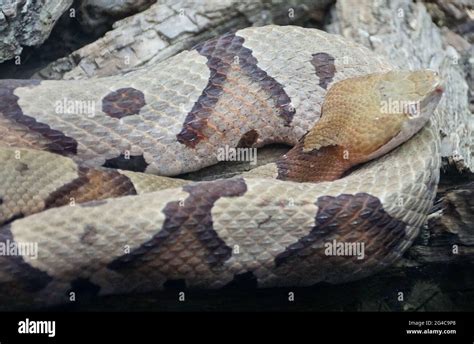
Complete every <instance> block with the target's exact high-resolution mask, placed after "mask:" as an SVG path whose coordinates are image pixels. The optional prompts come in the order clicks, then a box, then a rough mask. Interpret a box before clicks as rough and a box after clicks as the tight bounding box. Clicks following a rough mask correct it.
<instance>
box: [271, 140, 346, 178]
mask: <svg viewBox="0 0 474 344" xmlns="http://www.w3.org/2000/svg"><path fill="white" fill-rule="evenodd" d="M303 147H304V143H303V142H300V143H298V144H297V145H296V146H294V147H293V148H292V149H291V150H290V151H289V152H288V153H287V154H285V155H284V156H282V157H281V158H280V159H279V160H278V161H277V162H276V165H277V169H278V176H277V179H281V180H289V181H294V182H300V183H301V182H312V183H318V182H324V181H332V180H336V179H339V178H341V177H342V176H343V174H344V172H346V171H347V170H348V169H350V168H351V167H352V166H353V165H354V162H353V161H352V159H350V156H349V154H348V150H347V149H345V148H344V147H342V146H339V145H329V146H324V147H321V148H319V149H314V150H311V151H308V152H305V151H304V149H303Z"/></svg>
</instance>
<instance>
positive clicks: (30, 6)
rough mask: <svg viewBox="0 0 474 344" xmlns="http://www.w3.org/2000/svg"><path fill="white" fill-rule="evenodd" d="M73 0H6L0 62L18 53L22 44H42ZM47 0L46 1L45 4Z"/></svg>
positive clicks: (0, 7) (0, 12)
mask: <svg viewBox="0 0 474 344" xmlns="http://www.w3.org/2000/svg"><path fill="white" fill-rule="evenodd" d="M72 1H73V0H49V1H46V2H44V1H39V0H32V1H26V0H6V1H2V2H1V4H0V63H1V62H4V61H6V60H10V59H12V58H14V57H15V56H19V55H20V53H21V51H22V50H23V46H35V45H40V44H42V43H43V42H44V41H45V40H46V38H48V36H49V34H50V33H51V30H52V29H53V26H54V24H55V23H56V20H58V19H59V17H60V16H61V14H63V13H64V12H65V11H66V10H67V9H68V8H69V6H71V4H72ZM43 2H44V4H43Z"/></svg>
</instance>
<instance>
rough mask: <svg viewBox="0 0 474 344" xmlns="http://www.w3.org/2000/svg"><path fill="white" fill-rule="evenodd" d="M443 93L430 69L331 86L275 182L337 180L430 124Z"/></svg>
mask: <svg viewBox="0 0 474 344" xmlns="http://www.w3.org/2000/svg"><path fill="white" fill-rule="evenodd" d="M442 91H443V90H442V88H441V87H440V79H439V77H438V75H437V73H435V72H433V71H430V70H420V71H413V72H411V71H392V72H388V73H376V74H370V75H366V76H363V77H358V78H351V79H346V80H343V81H340V82H338V83H335V84H334V86H333V87H332V88H330V89H329V91H328V93H327V95H326V98H325V101H324V104H323V107H322V112H321V119H320V120H319V121H318V122H317V123H316V125H315V126H314V127H313V128H312V129H311V130H310V131H309V132H308V133H307V134H306V135H305V136H304V137H303V138H302V139H301V141H300V142H299V143H298V144H297V145H296V146H295V147H294V148H293V149H292V150H291V151H289V152H288V153H287V154H286V155H285V156H283V157H282V158H281V159H280V160H279V161H278V162H277V167H278V178H279V179H283V180H293V181H298V182H305V181H310V182H321V181H331V180H336V179H338V178H340V177H341V176H342V175H343V174H344V173H345V172H346V171H347V170H349V169H350V168H352V167H353V166H355V165H358V164H360V163H363V162H366V161H368V160H371V159H374V158H377V157H379V156H381V155H383V154H385V153H387V152H389V151H390V150H392V149H393V148H395V147H397V146H398V145H400V144H401V143H403V142H405V141H406V140H408V139H409V138H410V137H412V136H413V135H414V134H415V133H416V132H417V131H418V130H420V129H421V128H422V127H423V126H424V125H425V124H426V122H427V121H428V119H429V117H430V115H431V114H432V113H433V111H434V107H433V106H432V105H431V104H432V103H433V102H432V100H433V98H439V97H441V94H442ZM434 103H437V102H434Z"/></svg>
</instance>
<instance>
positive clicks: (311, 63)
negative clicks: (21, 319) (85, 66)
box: [0, 26, 440, 308]
mask: <svg viewBox="0 0 474 344" xmlns="http://www.w3.org/2000/svg"><path fill="white" fill-rule="evenodd" d="M390 70H392V67H391V66H390V64H389V63H387V62H386V61H385V60H384V59H383V58H381V57H379V56H377V55H375V54H373V53H371V52H370V51H368V50H367V49H365V48H362V47H360V46H358V45H356V44H354V43H351V42H349V41H346V40H344V39H342V38H341V37H338V36H334V35H330V34H327V33H324V32H321V31H318V30H313V29H302V28H297V27H276V26H268V27H261V28H249V29H244V30H240V31H237V32H236V33H234V34H227V35H224V36H222V37H219V38H216V39H213V40H210V41H208V42H205V43H203V44H200V45H198V46H197V47H196V48H195V49H193V50H191V51H186V52H183V53H180V54H178V55H176V56H174V57H172V58H170V59H168V60H167V61H165V62H163V63H159V64H156V65H154V66H152V67H148V68H146V69H141V70H137V71H134V72H132V73H129V74H126V75H125V76H117V77H115V76H114V77H108V78H102V79H90V80H81V81H33V80H23V81H19V80H2V81H0V144H1V146H0V159H1V160H0V161H1V166H0V180H1V183H0V226H1V230H0V243H1V244H2V247H4V248H5V247H7V246H8V245H10V246H11V245H12V243H15V242H16V243H35V244H37V256H35V257H34V256H33V255H29V254H5V252H4V254H2V255H0V262H1V264H0V299H1V301H2V305H3V306H4V307H6V308H9V307H14V306H15V305H21V304H23V305H29V306H31V305H35V304H38V305H49V304H55V303H61V302H67V300H68V299H69V295H70V294H69V293H70V292H71V291H77V292H80V289H81V288H89V289H91V290H94V291H95V292H97V293H99V294H110V293H124V292H130V291H146V290H153V289H160V288H163V287H164V286H166V283H167V281H171V280H184V282H185V284H186V286H188V287H199V288H201V287H202V288H219V287H222V286H225V285H227V284H229V283H232V281H233V280H235V279H238V278H239V277H240V276H248V275H252V277H253V278H254V279H255V280H256V282H257V284H258V286H259V287H267V286H288V285H291V286H297V285H311V284H314V283H317V282H320V281H326V282H331V283H339V282H344V281H349V280H354V279H358V278H362V277H364V276H367V275H369V274H373V273H375V272H377V271H379V270H381V269H383V268H384V267H386V266H388V265H390V264H392V263H393V262H394V261H395V260H397V259H398V258H399V257H401V255H402V254H403V252H404V251H405V250H406V249H407V248H408V247H409V246H410V244H411V243H412V241H413V239H414V238H415V237H416V235H417V233H418V229H419V227H420V226H421V224H422V223H423V222H424V220H425V218H426V215H427V211H428V209H429V207H430V206H431V204H432V202H433V197H434V195H435V192H436V188H437V183H438V178H439V172H438V170H439V163H440V159H439V139H438V134H437V118H436V116H432V117H431V120H430V121H429V122H428V124H426V125H425V126H424V127H423V128H422V129H421V130H420V131H419V132H418V133H417V134H416V135H414V134H415V132H416V131H418V130H419V129H420V128H421V127H422V126H423V125H424V124H425V122H427V121H428V117H429V115H430V114H431V113H433V112H434V108H435V107H436V104H437V101H438V100H439V93H440V92H438V91H439V90H440V89H439V87H438V81H439V80H438V79H437V76H436V75H435V74H434V73H432V72H428V71H420V72H399V71H395V72H389V71H390ZM369 74H370V75H369ZM343 80H345V81H343ZM328 90H330V92H329V93H328V96H327V99H326V101H325V103H324V109H323V111H322V117H321V119H320V120H319V118H320V116H321V106H322V104H323V100H324V98H325V97H326V93H327V91H328ZM402 100H408V101H412V102H418V103H417V104H421V105H420V109H419V110H420V111H419V112H418V113H416V114H414V113H411V112H410V111H402V112H398V111H392V112H390V111H388V112H383V111H381V109H380V104H381V102H382V101H386V102H390V101H402ZM318 120H319V121H318ZM315 123H317V124H316V125H315V127H314V128H313V129H312V130H311V131H309V129H310V128H312V127H313V125H314V124H315ZM308 131H309V133H308V134H306V133H307V132H308ZM305 134H306V135H305ZM412 135H414V136H413V137H412V138H411V139H409V140H408V141H407V142H406V143H404V144H403V145H401V146H400V147H398V148H396V149H394V150H392V149H393V148H395V146H397V145H398V144H400V143H401V142H403V141H405V140H407V139H408V138H410V137H411V136H412ZM271 142H283V143H288V144H291V145H295V147H294V148H293V150H291V151H290V152H289V153H288V154H286V155H285V156H284V157H282V158H281V159H280V160H278V161H277V163H275V164H270V165H266V166H263V167H259V168H257V169H255V170H254V171H253V172H250V173H249V174H248V175H247V174H246V175H244V176H241V177H236V178H231V179H223V180H215V181H210V182H196V183H189V182H186V181H182V180H178V179H172V178H167V177H159V176H156V175H162V176H173V175H177V174H180V173H185V172H189V171H194V170H197V169H200V168H202V167H205V166H209V165H211V164H214V163H216V162H217V154H216V153H217V150H218V148H220V147H223V146H229V147H238V146H240V147H260V146H262V145H265V144H267V143H271ZM388 151H390V153H388V154H385V155H383V156H382V157H380V158H378V159H376V160H374V161H372V162H369V163H366V164H365V165H363V166H362V167H360V168H358V169H357V170H355V171H353V172H352V173H350V174H349V175H347V176H345V177H343V178H340V177H341V176H342V175H343V174H344V173H345V172H346V171H347V170H348V169H349V168H352V167H353V166H354V165H358V164H360V163H362V162H366V161H368V160H370V159H373V158H377V157H379V156H380V155H382V154H384V153H387V152H388ZM104 166H105V167H107V168H103V167H104ZM110 168H118V169H110ZM129 170H134V171H129ZM142 172H145V173H142ZM337 178H340V179H337ZM334 179H337V180H334ZM332 180H334V181H332ZM312 182H319V183H312ZM335 242H341V243H364V256H363V259H360V257H356V256H354V255H350V254H349V255H347V254H346V255H344V254H342V255H338V254H333V255H331V254H328V253H327V251H326V249H327V244H328V243H335ZM10 253H11V252H10Z"/></svg>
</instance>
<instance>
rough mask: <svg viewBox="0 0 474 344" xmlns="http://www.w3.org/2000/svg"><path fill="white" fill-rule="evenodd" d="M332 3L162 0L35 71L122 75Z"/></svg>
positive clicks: (48, 75)
mask: <svg viewBox="0 0 474 344" xmlns="http://www.w3.org/2000/svg"><path fill="white" fill-rule="evenodd" d="M331 2H332V0H303V1H298V0H291V1H284V2H282V1H276V0H275V1H264V0H258V1H244V2H242V1H239V0H223V1H183V0H179V1H176V0H162V1H159V2H158V3H156V4H154V5H152V6H151V7H150V8H149V9H148V10H146V11H144V12H141V13H138V14H136V15H134V16H132V17H128V18H126V19H123V20H121V21H118V22H116V23H115V24H114V26H113V28H114V29H113V30H112V31H109V32H108V33H107V34H106V35H105V36H104V37H103V38H101V39H99V40H98V41H96V42H94V43H92V44H89V45H87V46H85V47H83V48H81V49H79V50H78V51H76V52H74V53H73V54H71V55H69V56H68V57H65V58H62V59H60V60H58V61H56V62H53V63H52V64H51V65H49V66H48V67H46V68H45V69H43V70H42V71H40V72H39V73H38V74H37V75H36V77H39V78H43V79H81V78H88V77H92V76H98V77H101V76H107V75H113V74H118V73H123V72H127V71H129V70H132V69H134V68H137V67H140V66H143V65H145V64H147V63H154V62H157V61H161V60H163V59H166V58H167V57H170V56H172V55H175V54H177V53H178V52H180V51H182V50H184V49H189V48H191V47H192V46H193V45H195V44H196V43H198V42H200V41H202V40H205V39H207V38H210V37H212V36H215V35H216V34H219V33H223V32H226V31H230V30H233V29H238V28H242V27H247V26H251V25H264V24H269V23H277V24H290V23H298V21H301V20H302V19H305V18H308V16H309V15H315V16H316V15H317V14H318V13H321V12H318V10H319V11H322V10H323V9H324V8H326V7H327V6H328V5H329V4H330V3H331Z"/></svg>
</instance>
